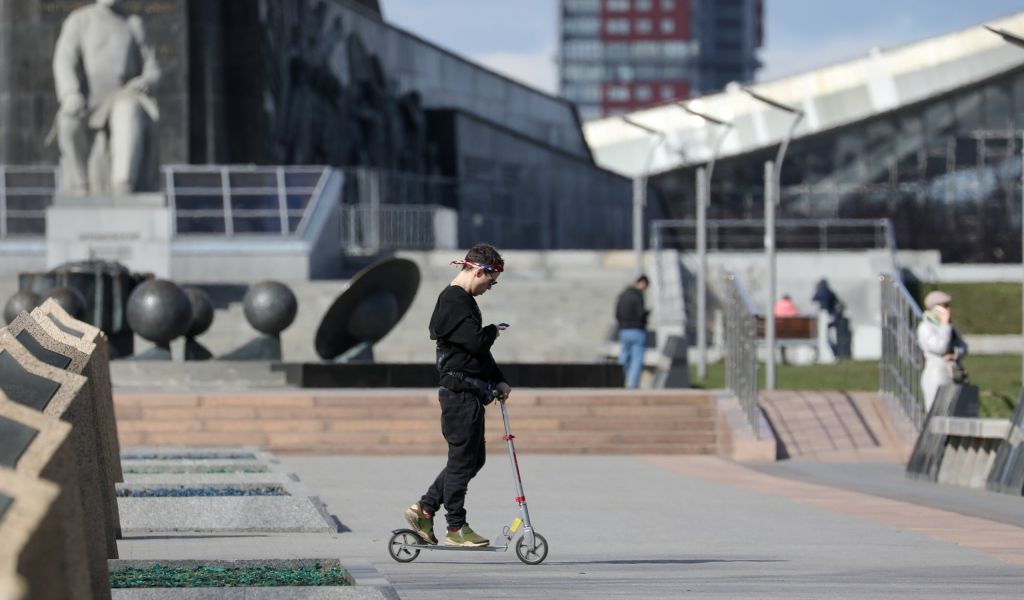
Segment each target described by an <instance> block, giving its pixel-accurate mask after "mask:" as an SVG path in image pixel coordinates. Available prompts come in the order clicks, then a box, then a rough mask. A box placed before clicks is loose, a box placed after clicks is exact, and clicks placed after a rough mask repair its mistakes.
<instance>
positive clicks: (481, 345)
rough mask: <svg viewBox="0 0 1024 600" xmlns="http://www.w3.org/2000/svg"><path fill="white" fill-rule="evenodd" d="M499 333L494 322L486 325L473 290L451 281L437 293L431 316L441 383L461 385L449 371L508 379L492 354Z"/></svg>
mask: <svg viewBox="0 0 1024 600" xmlns="http://www.w3.org/2000/svg"><path fill="white" fill-rule="evenodd" d="M497 337H498V328H497V327H495V326H494V325H488V326H487V327H484V326H483V317H481V315H480V307H479V306H477V304H476V300H475V299H474V298H473V296H472V295H470V293H469V292H467V291H466V290H464V289H462V288H461V287H459V286H457V285H450V286H448V287H447V288H445V289H444V291H442V292H441V294H440V295H439V296H438V297H437V304H435V305H434V314H432V315H431V316H430V339H432V340H435V341H437V368H438V370H439V371H440V372H441V374H442V377H441V384H442V385H444V386H445V387H448V388H450V389H458V388H459V387H461V386H458V385H456V384H454V383H453V382H451V381H448V380H449V379H450V378H448V377H445V376H444V374H445V373H447V372H456V373H461V374H463V375H469V376H471V377H476V378H477V379H481V380H483V381H486V382H491V383H500V382H503V381H505V376H504V375H503V374H502V372H501V369H499V368H498V365H497V364H495V362H494V357H492V356H491V345H493V344H494V340H495V339H497Z"/></svg>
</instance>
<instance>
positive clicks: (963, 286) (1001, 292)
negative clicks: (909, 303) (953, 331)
mask: <svg viewBox="0 0 1024 600" xmlns="http://www.w3.org/2000/svg"><path fill="white" fill-rule="evenodd" d="M932 290H942V291H944V292H946V293H947V294H949V295H950V296H952V297H953V322H954V323H955V325H956V328H957V330H958V331H959V332H960V333H964V334H976V335H1009V334H1016V335H1020V325H1021V323H1020V321H1021V318H1020V311H1021V291H1020V284H1019V283H921V284H918V285H916V286H915V285H911V286H909V291H910V292H911V294H913V295H914V297H915V298H916V299H917V303H918V304H919V305H923V304H924V297H925V295H927V294H928V292H930V291H932Z"/></svg>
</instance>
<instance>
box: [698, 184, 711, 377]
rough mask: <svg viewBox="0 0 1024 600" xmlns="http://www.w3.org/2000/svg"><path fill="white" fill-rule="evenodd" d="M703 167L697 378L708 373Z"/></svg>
mask: <svg viewBox="0 0 1024 600" xmlns="http://www.w3.org/2000/svg"><path fill="white" fill-rule="evenodd" d="M707 175H708V174H707V171H706V170H705V169H704V167H698V168H697V259H698V260H697V348H698V351H699V352H698V356H699V358H698V362H697V379H699V380H701V381H704V380H705V379H707V375H708V332H707V320H708V319H707V317H708V315H707V310H708V309H707V296H708V233H707V227H708V221H707V207H708V196H709V194H708V191H709V190H708V187H709V186H708V183H709V181H708V177H707Z"/></svg>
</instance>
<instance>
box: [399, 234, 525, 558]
mask: <svg viewBox="0 0 1024 600" xmlns="http://www.w3.org/2000/svg"><path fill="white" fill-rule="evenodd" d="M452 264H454V265H459V266H461V267H462V269H461V270H460V271H459V274H458V275H456V276H455V279H453V280H452V282H451V284H450V285H449V286H448V287H446V288H445V289H444V291H442V292H441V294H440V295H439V296H438V298H437V304H435V305H434V313H433V314H432V315H431V317H430V339H432V340H434V341H435V342H436V343H437V369H438V371H440V375H441V382H440V383H441V385H440V387H439V388H438V400H439V401H440V404H441V433H442V435H444V439H445V441H447V442H448V462H447V464H446V465H445V467H444V469H442V470H441V473H440V474H438V476H437V477H436V478H435V479H434V482H433V483H432V484H430V487H429V488H428V489H427V492H426V493H425V494H423V497H422V498H420V501H419V502H417V503H415V504H413V505H412V506H410V507H409V508H408V509H407V510H406V511H405V520H406V521H407V522H408V523H409V525H410V527H412V529H413V530H414V531H416V533H417V534H418V535H419V536H420V537H421V538H423V540H424V541H425V542H427V543H428V544H437V537H436V536H435V535H434V514H435V513H436V512H437V510H438V509H439V508H440V507H441V505H442V504H443V505H444V507H445V511H446V515H445V519H446V520H447V522H448V533H447V535H446V536H445V540H444V543H445V545H446V546H471V547H472V546H476V547H480V546H487V545H488V544H489V542H488V541H487V539H486V538H484V537H481V536H480V535H478V534H477V533H476V532H474V531H473V530H472V529H471V528H470V526H469V524H468V523H467V522H466V508H465V500H466V491H467V489H468V487H469V481H470V480H471V479H473V477H475V476H476V474H477V473H478V472H479V471H480V469H481V468H482V467H483V466H484V461H485V460H486V456H487V455H486V448H485V444H484V407H485V406H486V405H487V404H490V403H491V401H493V400H494V398H495V396H496V395H500V396H501V397H503V398H508V396H509V394H511V392H512V389H511V388H510V387H509V385H508V382H507V381H506V380H505V376H504V375H503V374H502V372H501V369H499V368H498V365H497V364H496V363H495V362H494V357H492V356H491V346H492V345H493V344H494V342H495V340H497V339H498V336H499V335H500V334H501V332H502V331H503V330H504V329H505V328H506V327H508V325H506V324H504V323H501V324H498V325H493V324H492V325H487V326H484V324H483V317H482V316H481V314H480V307H479V306H477V303H476V300H475V297H476V296H479V295H481V294H483V293H485V292H487V291H488V290H490V289H491V288H493V287H494V286H496V285H498V277H499V276H500V275H501V273H502V272H503V271H504V270H505V261H504V260H503V259H502V258H501V254H499V253H498V251H497V250H496V249H495V248H494V247H493V246H491V245H489V244H477V245H475V246H473V247H472V248H470V250H469V252H467V253H466V258H465V259H463V260H453V261H452Z"/></svg>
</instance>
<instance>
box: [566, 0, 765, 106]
mask: <svg viewBox="0 0 1024 600" xmlns="http://www.w3.org/2000/svg"><path fill="white" fill-rule="evenodd" d="M762 14H763V0H562V1H561V8H560V25H561V27H560V29H561V36H560V42H561V43H560V53H559V71H560V72H559V81H560V88H561V93H562V95H563V96H565V97H566V98H568V99H569V100H572V101H573V102H575V103H576V106H577V108H578V109H579V112H580V116H581V117H582V118H583V119H595V118H598V117H602V116H607V115H610V114H616V113H621V112H627V111H631V110H635V109H638V108H643V107H645V106H651V105H654V104H661V103H664V102H668V101H670V100H674V99H684V98H689V97H690V96H692V95H697V94H700V93H705V92H709V91H713V90H716V89H719V88H721V87H723V86H724V85H725V84H726V83H728V82H729V81H733V80H736V81H741V82H745V81H750V80H751V79H753V76H754V71H755V70H756V69H757V67H758V66H759V63H758V61H757V57H756V54H755V52H756V49H757V48H758V47H760V46H761V40H762V37H763V36H762Z"/></svg>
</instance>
